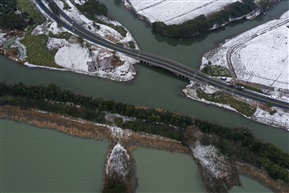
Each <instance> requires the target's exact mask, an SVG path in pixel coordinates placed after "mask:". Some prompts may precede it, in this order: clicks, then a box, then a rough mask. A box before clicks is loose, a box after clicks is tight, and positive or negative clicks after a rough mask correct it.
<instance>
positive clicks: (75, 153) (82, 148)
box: [0, 120, 109, 193]
mask: <svg viewBox="0 0 289 193" xmlns="http://www.w3.org/2000/svg"><path fill="white" fill-rule="evenodd" d="M0 131H1V132H0V139H1V158H0V160H1V169H0V171H1V176H0V178H1V185H0V192H3V193H4V192H83V193H88V192H101V190H102V177H103V172H104V162H105V156H106V154H107V152H108V146H109V144H108V141H107V140H103V141H96V140H92V139H81V138H78V137H72V136H69V135H67V134H63V133H60V132H57V131H54V130H51V129H41V128H37V127H34V126H31V125H27V124H23V123H18V122H14V121H10V120H0Z"/></svg>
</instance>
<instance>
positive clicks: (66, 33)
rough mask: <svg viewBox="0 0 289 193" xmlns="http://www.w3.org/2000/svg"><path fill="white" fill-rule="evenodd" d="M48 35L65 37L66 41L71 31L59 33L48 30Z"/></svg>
mask: <svg viewBox="0 0 289 193" xmlns="http://www.w3.org/2000/svg"><path fill="white" fill-rule="evenodd" d="M48 35H49V37H51V38H60V39H66V40H67V41H68V40H69V38H70V37H71V36H72V35H71V33H68V32H62V33H59V34H53V33H52V32H49V34H48Z"/></svg>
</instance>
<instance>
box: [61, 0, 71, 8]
mask: <svg viewBox="0 0 289 193" xmlns="http://www.w3.org/2000/svg"><path fill="white" fill-rule="evenodd" d="M61 1H62V3H63V9H71V7H70V6H69V5H68V4H67V3H66V1H65V0H61Z"/></svg>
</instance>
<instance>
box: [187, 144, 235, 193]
mask: <svg viewBox="0 0 289 193" xmlns="http://www.w3.org/2000/svg"><path fill="white" fill-rule="evenodd" d="M190 148H191V151H192V153H193V156H194V158H195V159H196V160H197V161H198V162H199V164H200V165H201V169H202V170H203V171H202V176H203V179H204V181H205V184H206V186H207V188H208V190H209V192H228V189H230V188H231V187H232V186H236V185H240V180H239V175H238V171H237V168H236V165H235V163H234V162H230V160H228V158H227V157H225V156H224V155H223V154H222V153H220V152H219V151H218V149H217V148H216V147H215V146H213V145H202V144H200V142H199V141H196V142H195V143H194V144H192V145H190Z"/></svg>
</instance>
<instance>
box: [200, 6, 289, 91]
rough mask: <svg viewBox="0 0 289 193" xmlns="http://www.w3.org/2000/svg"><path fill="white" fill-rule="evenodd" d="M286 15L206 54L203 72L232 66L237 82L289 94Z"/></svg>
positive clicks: (288, 42) (287, 16) (288, 31)
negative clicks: (208, 69) (212, 66)
mask: <svg viewBox="0 0 289 193" xmlns="http://www.w3.org/2000/svg"><path fill="white" fill-rule="evenodd" d="M288 18H289V11H287V12H286V13H285V14H283V15H282V16H281V17H280V18H279V19H275V20H273V21H270V22H267V23H266V24H263V25H260V26H258V27H256V28H254V29H251V30H249V31H247V32H245V33H243V34H241V35H239V36H237V37H235V38H233V39H230V40H227V41H226V42H225V43H224V44H222V45H221V46H220V47H218V48H216V49H214V50H212V51H210V52H208V53H206V54H205V55H204V56H203V59H202V66H201V68H203V67H204V66H205V65H206V64H207V63H208V61H210V62H211V63H212V65H221V66H224V67H227V68H229V67H228V65H230V64H231V65H232V67H233V68H234V71H235V73H236V76H237V80H241V81H244V82H252V83H257V84H262V85H266V86H269V87H274V88H275V90H278V89H280V90H281V89H283V90H284V89H285V90H286V89H287V90H289V62H288V55H289V47H288V46H289V41H288V34H289V19H288Z"/></svg>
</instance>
